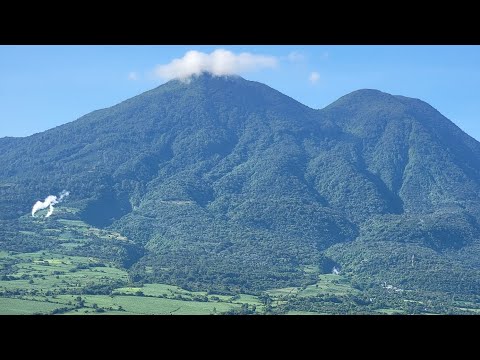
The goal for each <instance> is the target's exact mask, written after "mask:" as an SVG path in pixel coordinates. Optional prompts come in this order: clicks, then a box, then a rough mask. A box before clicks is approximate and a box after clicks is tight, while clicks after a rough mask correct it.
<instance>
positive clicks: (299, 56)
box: [287, 51, 305, 63]
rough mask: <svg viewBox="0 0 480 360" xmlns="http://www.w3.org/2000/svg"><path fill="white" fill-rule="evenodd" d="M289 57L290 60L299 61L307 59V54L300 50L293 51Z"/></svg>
mask: <svg viewBox="0 0 480 360" xmlns="http://www.w3.org/2000/svg"><path fill="white" fill-rule="evenodd" d="M287 59H288V61H290V62H293V63H298V62H301V61H303V60H305V55H303V54H302V53H300V52H298V51H292V52H291V53H290V54H288V56H287Z"/></svg>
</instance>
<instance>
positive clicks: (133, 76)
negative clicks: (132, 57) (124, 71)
mask: <svg viewBox="0 0 480 360" xmlns="http://www.w3.org/2000/svg"><path fill="white" fill-rule="evenodd" d="M128 80H132V81H135V80H138V74H137V73H136V72H135V71H132V72H130V73H129V74H128Z"/></svg>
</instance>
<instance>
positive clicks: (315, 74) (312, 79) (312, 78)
mask: <svg viewBox="0 0 480 360" xmlns="http://www.w3.org/2000/svg"><path fill="white" fill-rule="evenodd" d="M319 80H320V74H319V73H318V72H316V71H313V72H311V73H310V76H309V77H308V81H310V83H311V84H313V85H315V84H316V83H318V81H319Z"/></svg>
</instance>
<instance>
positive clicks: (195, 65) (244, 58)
mask: <svg viewBox="0 0 480 360" xmlns="http://www.w3.org/2000/svg"><path fill="white" fill-rule="evenodd" d="M277 63H278V59H277V58H276V57H274V56H267V55H256V54H251V53H240V54H238V55H237V54H234V53H232V52H231V51H228V50H224V49H217V50H215V51H213V52H211V53H210V54H207V53H203V52H199V51H195V50H191V51H188V52H187V53H186V54H185V55H184V56H183V57H182V58H180V59H174V60H172V61H171V62H170V63H168V64H166V65H158V66H157V67H156V68H155V70H154V73H155V75H156V76H157V77H160V78H162V79H164V80H171V79H177V78H178V79H181V80H186V79H188V78H189V77H190V76H192V75H200V74H201V73H204V72H208V73H211V74H213V75H216V76H223V75H233V74H242V73H245V72H248V71H254V70H259V69H262V68H274V67H275V66H277Z"/></svg>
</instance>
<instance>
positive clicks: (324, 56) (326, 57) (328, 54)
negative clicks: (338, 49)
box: [320, 51, 330, 60]
mask: <svg viewBox="0 0 480 360" xmlns="http://www.w3.org/2000/svg"><path fill="white" fill-rule="evenodd" d="M329 57H330V53H329V52H328V51H324V52H323V53H322V54H321V55H320V59H322V60H327V59H328V58H329Z"/></svg>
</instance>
